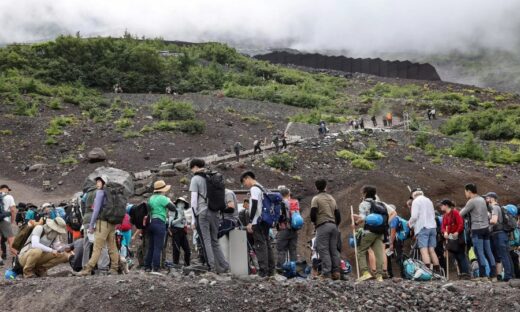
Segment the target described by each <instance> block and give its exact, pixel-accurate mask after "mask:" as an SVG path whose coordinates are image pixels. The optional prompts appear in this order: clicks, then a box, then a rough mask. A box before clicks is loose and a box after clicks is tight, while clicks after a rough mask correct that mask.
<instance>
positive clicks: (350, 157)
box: [336, 150, 362, 161]
mask: <svg viewBox="0 0 520 312" xmlns="http://www.w3.org/2000/svg"><path fill="white" fill-rule="evenodd" d="M336 156H338V157H339V158H342V159H346V160H350V161H352V160H354V159H358V158H362V157H361V156H360V155H358V154H356V153H354V152H351V151H348V150H341V151H337V152H336Z"/></svg>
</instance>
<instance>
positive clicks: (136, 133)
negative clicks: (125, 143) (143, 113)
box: [123, 130, 143, 139]
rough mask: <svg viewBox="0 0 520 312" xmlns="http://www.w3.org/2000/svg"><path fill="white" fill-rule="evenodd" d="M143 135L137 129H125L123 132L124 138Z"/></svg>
mask: <svg viewBox="0 0 520 312" xmlns="http://www.w3.org/2000/svg"><path fill="white" fill-rule="evenodd" d="M141 136H143V135H142V134H141V133H140V132H139V131H132V130H127V131H125V132H124V133H123V137H124V138H125V139H133V138H138V137H141Z"/></svg>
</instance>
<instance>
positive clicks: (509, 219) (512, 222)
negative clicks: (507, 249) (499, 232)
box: [500, 207, 518, 233]
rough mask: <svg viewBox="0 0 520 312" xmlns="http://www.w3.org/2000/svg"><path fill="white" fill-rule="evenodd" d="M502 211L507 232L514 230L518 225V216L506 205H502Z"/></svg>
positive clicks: (503, 224)
mask: <svg viewBox="0 0 520 312" xmlns="http://www.w3.org/2000/svg"><path fill="white" fill-rule="evenodd" d="M500 211H501V212H502V229H503V230H504V232H507V233H510V232H513V231H514V230H515V229H516V228H517V227H518V226H517V224H516V218H515V217H514V216H512V215H511V214H510V213H509V212H508V211H507V209H506V208H505V207H500Z"/></svg>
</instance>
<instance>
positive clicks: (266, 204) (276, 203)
mask: <svg viewBox="0 0 520 312" xmlns="http://www.w3.org/2000/svg"><path fill="white" fill-rule="evenodd" d="M255 186H256V187H257V188H259V189H260V190H261V191H262V211H261V214H260V218H259V221H260V222H263V223H265V224H267V225H268V226H269V227H272V226H273V225H275V224H276V223H278V221H279V220H280V215H281V211H282V202H283V198H282V195H281V194H280V193H278V192H267V191H266V190H265V189H264V188H263V187H261V186H260V185H258V184H257V185H255Z"/></svg>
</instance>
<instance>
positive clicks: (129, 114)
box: [121, 107, 137, 118]
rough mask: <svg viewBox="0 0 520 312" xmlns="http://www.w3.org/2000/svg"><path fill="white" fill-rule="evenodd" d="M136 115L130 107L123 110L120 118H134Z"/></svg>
mask: <svg viewBox="0 0 520 312" xmlns="http://www.w3.org/2000/svg"><path fill="white" fill-rule="evenodd" d="M136 114H137V112H136V110H135V109H133V108H130V107H127V108H125V109H123V112H122V114H121V117H123V118H134V117H135V115H136Z"/></svg>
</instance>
